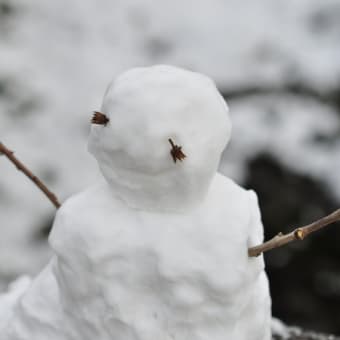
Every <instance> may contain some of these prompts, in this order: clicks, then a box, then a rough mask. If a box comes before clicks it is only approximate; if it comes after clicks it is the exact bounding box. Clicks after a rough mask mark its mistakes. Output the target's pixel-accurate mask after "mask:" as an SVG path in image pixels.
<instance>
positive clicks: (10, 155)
mask: <svg viewBox="0 0 340 340" xmlns="http://www.w3.org/2000/svg"><path fill="white" fill-rule="evenodd" d="M1 154H4V155H5V156H6V157H7V158H8V159H9V160H10V161H11V162H12V163H13V164H14V165H15V166H16V168H17V169H18V170H19V171H22V172H23V173H24V174H25V175H26V176H27V177H28V178H29V179H31V180H32V181H33V182H34V183H35V184H36V186H37V187H38V188H39V189H40V190H41V191H42V192H43V193H44V194H45V195H46V196H47V198H48V199H49V200H50V201H51V202H52V203H53V205H54V206H55V207H56V208H57V209H58V208H59V207H60V206H61V204H60V203H59V201H58V199H57V197H56V195H55V194H54V193H53V192H51V191H50V190H48V188H47V186H46V185H45V184H44V183H43V182H42V181H41V180H40V179H39V178H38V177H37V176H35V175H34V174H33V173H32V172H31V171H30V170H28V169H27V167H26V166H25V165H24V164H23V163H21V162H20V161H19V160H18V159H17V158H16V157H15V156H14V153H13V151H11V150H9V149H8V148H7V147H6V146H5V145H4V144H2V143H1V142H0V155H1Z"/></svg>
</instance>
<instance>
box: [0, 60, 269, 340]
mask: <svg viewBox="0 0 340 340" xmlns="http://www.w3.org/2000/svg"><path fill="white" fill-rule="evenodd" d="M183 84H184V85H183ZM169 89H171V90H173V91H172V92H171V91H170V93H171V94H172V95H171V96H170V100H171V101H172V102H173V103H171V104H170V100H169V103H168V102H167V101H166V99H169V92H168V90H169ZM152 90H154V91H155V94H154V95H148V96H146V98H145V96H143V95H142V93H145V91H146V93H147V94H150V93H152ZM173 92H175V94H176V96H174V95H173ZM183 93H184V94H183ZM200 94H201V95H200ZM138 96H140V97H138ZM207 97H208V98H207ZM162 98H163V99H164V100H163V104H164V107H165V108H163V109H162V108H161V107H160V106H157V108H158V109H157V113H153V111H155V110H154V107H156V106H155V103H159V104H160V103H161V102H162ZM208 99H209V100H208ZM130 101H132V103H130ZM207 101H208V103H206V102H207ZM167 104H168V105H167ZM169 107H170V110H169ZM138 110H139V111H138ZM102 111H104V112H105V114H106V115H107V116H108V118H109V124H108V125H107V126H94V127H92V131H91V136H90V142H89V149H90V151H91V153H93V154H94V156H95V157H96V158H97V160H98V163H99V166H100V168H101V170H102V172H103V174H104V177H105V178H106V181H105V182H104V181H103V182H102V183H99V184H98V185H96V186H94V187H91V188H89V189H88V190H86V191H84V192H82V193H80V194H77V195H75V196H73V197H71V198H70V199H68V200H67V201H66V202H65V203H64V204H63V206H62V207H61V208H60V210H59V211H58V213H57V217H56V219H55V223H54V226H53V230H52V232H51V235H50V239H49V241H50V244H51V246H52V248H53V250H54V253H55V255H54V257H53V259H52V260H51V262H50V263H49V265H48V266H47V267H46V268H45V270H44V271H43V272H42V273H41V274H40V275H39V276H38V277H37V278H36V279H35V280H34V281H33V283H32V284H31V286H30V287H29V288H28V289H27V291H26V292H25V293H24V295H23V296H22V297H21V299H20V300H19V301H18V303H17V305H16V306H15V308H14V311H13V317H12V318H11V319H10V321H9V322H8V324H7V327H6V329H5V334H6V335H5V339H6V340H26V339H27V340H28V339H33V338H34V339H35V340H45V339H46V338H49V340H63V339H67V340H80V339H81V340H93V339H98V340H109V339H110V340H111V339H117V340H150V339H162V340H172V339H177V340H187V339H193V340H222V339H223V340H225V339H233V340H249V339H252V340H269V339H270V337H271V335H270V320H271V311H270V309H271V307H270V295H269V289H268V282H267V278H266V274H265V272H264V262H263V258H262V256H259V257H257V258H249V257H248V251H247V250H248V247H250V246H253V245H256V244H258V243H260V242H262V239H263V227H262V223H261V218H260V213H259V208H258V203H257V198H256V195H255V193H254V192H252V191H247V190H244V189H242V188H241V187H239V186H238V185H236V184H235V183H234V182H233V181H231V180H230V179H228V178H226V177H224V176H223V175H221V174H219V173H217V172H216V170H217V166H218V162H219V158H220V155H221V152H222V150H223V148H224V147H225V145H226V143H227V141H228V139H229V134H230V122H229V120H228V117H227V116H226V112H227V108H226V105H225V103H224V101H223V100H222V98H221V97H220V96H219V94H218V92H217V90H216V88H215V86H214V85H213V83H212V82H211V81H210V80H209V79H207V78H206V77H203V76H201V75H197V74H194V73H191V72H188V71H184V70H179V69H177V68H173V67H169V66H157V67H154V68H146V69H137V70H133V71H130V73H129V72H128V73H127V74H126V75H124V76H123V77H121V78H120V79H118V80H117V82H116V83H114V84H112V85H111V86H110V87H109V89H108V91H107V93H106V96H105V98H104V104H103V107H102ZM150 112H151V113H150ZM173 112H175V113H174V114H173ZM187 112H188V114H187ZM210 112H212V113H211V114H210ZM126 114H127V115H128V117H127V118H126V119H125V120H124V118H122V117H123V116H121V119H122V120H124V123H121V122H120V120H119V119H118V118H117V117H119V115H126ZM169 115H170V116H169ZM207 115H208V117H206V116H207ZM224 115H225V116H224ZM160 118H161V120H160V122H161V123H159V124H157V121H158V120H159V119H160ZM164 119H165V123H164ZM197 119H198V123H195V122H196V120H197ZM141 121H143V122H144V125H143V126H142V127H141V126H140V125H141V123H140V122H141ZM179 121H180V122H179ZM110 125H111V126H110ZM155 126H156V127H155ZM139 129H141V130H139ZM124 130H125V131H124ZM127 130H128V131H127ZM204 132H205V134H204V135H203V133H204ZM126 134H128V135H126ZM129 134H130V135H129ZM131 134H132V135H131ZM169 138H173V139H174V140H175V142H177V143H180V144H181V145H182V146H183V151H184V152H185V154H186V158H185V159H184V160H183V161H178V162H174V160H173V159H172V158H171V155H170V152H169V147H170V146H169V145H168V139H169ZM47 336H48V337H47Z"/></svg>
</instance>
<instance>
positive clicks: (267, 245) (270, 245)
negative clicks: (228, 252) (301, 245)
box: [248, 209, 340, 257]
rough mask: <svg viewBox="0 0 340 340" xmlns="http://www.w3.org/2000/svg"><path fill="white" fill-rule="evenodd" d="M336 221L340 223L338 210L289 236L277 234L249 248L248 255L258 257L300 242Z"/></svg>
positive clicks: (339, 210) (339, 211)
mask: <svg viewBox="0 0 340 340" xmlns="http://www.w3.org/2000/svg"><path fill="white" fill-rule="evenodd" d="M337 221H340V209H338V210H335V211H334V212H332V213H331V214H329V215H327V216H325V217H323V218H321V219H320V220H317V221H315V222H313V223H311V224H308V225H306V226H303V227H300V228H297V229H295V230H293V231H292V232H290V233H289V234H282V233H279V234H278V235H276V236H274V237H273V238H272V239H270V240H269V241H267V242H264V243H262V244H260V245H258V246H255V247H252V248H249V249H248V255H249V256H250V257H254V256H259V255H260V254H262V253H264V252H266V251H268V250H271V249H274V248H278V247H281V246H283V245H285V244H287V243H289V242H292V241H295V240H299V241H302V240H303V239H304V238H306V237H307V236H308V235H309V234H311V233H313V232H314V231H317V230H319V229H321V228H324V227H326V226H327V225H329V224H331V223H334V222H337Z"/></svg>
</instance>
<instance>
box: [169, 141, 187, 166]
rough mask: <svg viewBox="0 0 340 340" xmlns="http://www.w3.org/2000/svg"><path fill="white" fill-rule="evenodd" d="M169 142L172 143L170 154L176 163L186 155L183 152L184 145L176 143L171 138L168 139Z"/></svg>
mask: <svg viewBox="0 0 340 340" xmlns="http://www.w3.org/2000/svg"><path fill="white" fill-rule="evenodd" d="M168 140H169V143H170V145H171V147H172V148H171V150H170V154H171V157H172V159H173V161H174V162H175V163H176V161H177V160H179V161H182V160H183V159H184V158H185V157H186V155H185V154H184V153H183V151H182V147H181V146H179V145H176V144H175V143H174V142H173V141H172V139H171V138H169V139H168Z"/></svg>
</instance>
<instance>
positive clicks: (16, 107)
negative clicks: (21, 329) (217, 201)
mask: <svg viewBox="0 0 340 340" xmlns="http://www.w3.org/2000/svg"><path fill="white" fill-rule="evenodd" d="M339 36H340V1H338V0H319V1H318V0H292V1H289V2H288V1H285V0H277V1H271V0H256V1H255V0H249V1H244V2H242V3H241V2H239V1H236V0H228V1H224V2H223V1H218V0H210V1H203V0H202V1H193V0H191V1H186V2H183V1H180V0H172V1H158V2H155V1H151V0H146V1H143V2H141V1H137V0H125V1H119V0H115V1H109V0H104V1H102V2H100V3H99V2H97V1H93V0H82V1H80V0H79V1H72V2H69V1H66V0H60V1H43V0H36V1H34V2H26V1H23V0H13V1H6V0H1V1H0V140H1V141H2V142H3V143H5V144H7V145H8V146H9V147H10V148H12V149H13V150H15V151H16V153H17V156H18V157H20V159H22V160H23V161H24V162H26V163H27V164H28V165H29V166H30V167H31V168H32V169H33V170H34V171H35V172H36V173H37V174H38V175H39V176H40V177H41V178H42V179H44V180H45V181H46V182H47V183H48V185H49V186H50V187H51V188H52V189H53V191H55V192H56V193H57V195H58V196H59V198H60V199H61V200H64V199H65V198H66V197H68V196H70V195H71V194H72V193H74V192H76V191H79V190H81V189H82V188H85V187H86V186H88V185H89V184H91V183H93V182H94V181H96V180H97V179H98V178H99V177H100V175H99V172H98V170H97V167H96V164H95V161H94V160H93V159H92V158H91V156H90V155H88V153H87V151H86V139H87V134H88V131H89V119H90V116H91V111H92V110H95V109H98V108H99V105H100V102H101V99H102V94H103V92H104V90H105V87H106V85H107V83H108V82H109V81H110V80H111V78H112V77H113V76H115V75H117V74H118V73H120V72H121V71H123V70H125V69H127V68H130V67H133V66H137V65H150V64H155V63H170V64H175V65H179V66H183V67H187V68H190V69H193V70H197V71H200V72H203V73H206V74H207V75H209V76H211V77H213V78H214V79H215V80H216V82H217V84H218V86H219V88H220V89H221V91H222V92H223V94H224V95H225V96H226V98H227V99H229V98H230V101H229V105H230V109H231V113H232V118H233V122H234V131H233V141H232V143H231V145H230V148H229V149H228V150H227V152H226V153H225V155H224V159H223V162H222V165H221V171H222V172H224V173H226V174H227V175H229V176H231V177H232V178H234V179H236V180H237V181H238V182H239V183H243V182H244V181H245V180H246V178H247V172H248V168H247V163H248V162H249V161H251V160H252V159H253V158H254V157H255V156H256V155H257V154H261V153H264V152H265V153H267V154H270V155H273V156H274V157H275V159H277V161H278V162H279V163H280V164H282V166H284V167H286V168H287V169H290V170H291V171H293V172H295V173H297V174H299V175H308V176H311V178H313V179H315V180H317V181H319V182H320V183H322V186H323V187H324V188H325V190H327V191H328V192H329V195H330V196H332V197H334V202H340V178H339V174H338V173H339V172H338V171H337V169H339V167H340V138H339V135H340V119H339V117H340V115H339V93H340V90H339V89H340V44H339ZM127 133H129V132H128V131H127ZM0 173H1V177H0V227H1V238H0V287H2V288H4V287H5V285H6V284H7V283H8V282H9V281H11V280H12V279H13V278H15V277H16V276H17V275H19V274H21V273H29V274H34V273H36V272H37V271H38V270H39V268H41V266H42V265H43V264H44V263H45V262H46V261H47V259H48V257H49V250H48V247H47V244H46V235H45V234H44V233H45V232H46V230H48V228H49V226H50V224H51V221H52V219H53V215H54V208H53V207H52V206H51V204H50V203H49V202H48V201H47V200H46V199H45V198H44V197H43V196H42V195H41V193H40V192H38V191H37V190H36V189H35V188H34V187H33V186H32V184H31V183H29V182H28V181H27V180H26V178H24V177H23V176H22V175H21V174H20V173H18V172H17V171H16V170H15V169H14V168H13V167H12V165H10V164H9V163H8V162H7V160H6V159H4V157H1V158H0ZM277 194H278V193H273V195H277ZM260 199H261V197H260ZM337 275H340V274H339V273H337ZM332 287H333V289H334V291H335V293H336V294H338V295H340V293H339V292H340V286H339V285H336V286H335V287H334V284H333V286H332Z"/></svg>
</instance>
